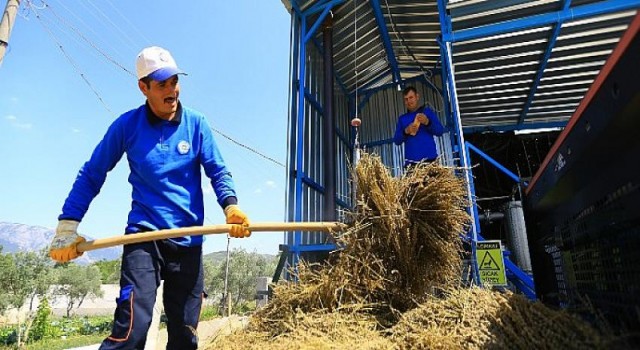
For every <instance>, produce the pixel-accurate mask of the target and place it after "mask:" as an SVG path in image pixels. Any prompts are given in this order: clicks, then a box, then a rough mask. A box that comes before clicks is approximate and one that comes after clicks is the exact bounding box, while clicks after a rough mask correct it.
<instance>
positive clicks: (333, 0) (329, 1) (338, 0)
mask: <svg viewBox="0 0 640 350" xmlns="http://www.w3.org/2000/svg"><path fill="white" fill-rule="evenodd" d="M345 2H347V0H325V1H318V2H317V3H315V4H313V5H312V6H311V7H309V8H308V9H305V10H304V14H305V16H311V15H313V14H316V13H318V12H321V11H322V10H323V8H324V7H325V6H327V5H329V6H331V7H335V6H337V5H340V4H342V3H345Z"/></svg>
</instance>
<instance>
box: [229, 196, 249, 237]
mask: <svg viewBox="0 0 640 350" xmlns="http://www.w3.org/2000/svg"><path fill="white" fill-rule="evenodd" d="M224 215H225V216H226V218H227V224H234V225H233V226H231V229H230V230H229V236H231V237H234V238H244V237H249V236H251V231H249V230H248V227H249V225H250V223H249V218H248V217H247V214H245V213H244V212H243V211H242V210H240V207H238V206H237V205H236V204H231V205H228V206H227V207H226V208H224Z"/></svg>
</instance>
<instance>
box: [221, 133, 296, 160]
mask: <svg viewBox="0 0 640 350" xmlns="http://www.w3.org/2000/svg"><path fill="white" fill-rule="evenodd" d="M211 130H213V131H214V132H216V133H218V134H219V135H220V136H222V137H224V138H225V139H227V140H229V141H231V142H233V143H234V144H236V145H238V146H240V147H242V148H244V149H247V150H248V151H250V152H253V153H255V154H257V155H259V156H260V157H262V158H264V159H266V160H268V161H270V162H272V163H274V164H276V165H279V166H281V167H283V168H286V166H285V165H284V164H282V163H281V162H279V161H277V160H275V159H273V158H271V157H269V156H267V155H264V154H262V153H260V152H259V151H258V150H256V149H254V148H251V147H249V146H247V145H244V144H242V143H240V142H238V141H236V140H234V139H233V138H231V137H230V136H228V135H226V134H225V133H223V132H222V131H220V130H218V129H216V128H214V127H211Z"/></svg>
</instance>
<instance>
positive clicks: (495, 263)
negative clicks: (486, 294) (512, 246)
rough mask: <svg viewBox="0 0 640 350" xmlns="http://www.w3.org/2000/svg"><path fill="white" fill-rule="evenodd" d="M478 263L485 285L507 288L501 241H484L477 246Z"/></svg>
mask: <svg viewBox="0 0 640 350" xmlns="http://www.w3.org/2000/svg"><path fill="white" fill-rule="evenodd" d="M476 261H477V263H478V271H479V274H480V280H481V281H482V284H483V285H492V286H506V285H507V276H506V273H505V270H504V258H503V256H502V245H501V242H500V241H482V242H478V243H477V244H476Z"/></svg>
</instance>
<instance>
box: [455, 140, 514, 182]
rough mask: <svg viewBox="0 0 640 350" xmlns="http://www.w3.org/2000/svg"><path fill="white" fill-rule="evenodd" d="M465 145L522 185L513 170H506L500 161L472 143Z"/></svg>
mask: <svg viewBox="0 0 640 350" xmlns="http://www.w3.org/2000/svg"><path fill="white" fill-rule="evenodd" d="M465 144H466V145H467V147H469V149H470V150H472V151H474V152H476V153H477V154H478V155H479V156H480V157H482V158H484V159H486V160H487V161H488V162H489V163H491V164H493V166H495V167H496V168H498V170H500V171H502V172H503V173H505V174H506V175H507V176H508V177H510V178H511V180H513V181H515V182H516V183H518V184H519V183H520V177H518V175H516V174H514V173H513V172H512V171H511V170H509V169H507V168H505V167H504V166H502V164H500V163H498V161H496V160H495V159H493V158H491V157H490V156H489V155H488V154H486V153H484V152H482V151H481V150H480V149H479V148H478V147H476V146H474V145H473V144H471V143H470V142H468V141H467V142H465ZM525 186H526V185H525Z"/></svg>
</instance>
